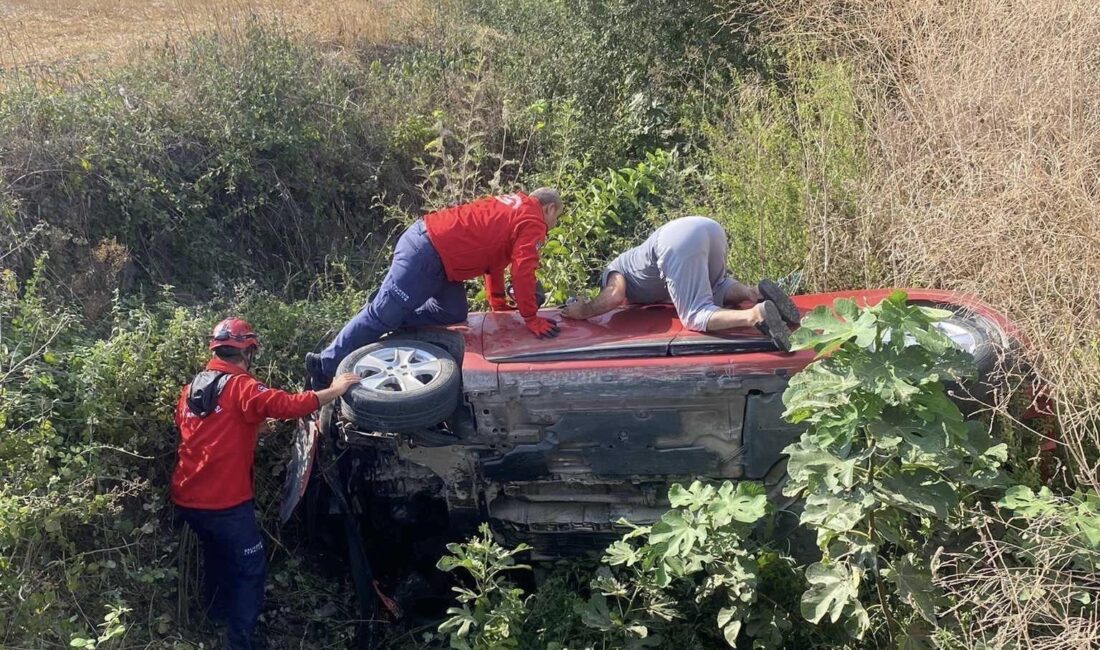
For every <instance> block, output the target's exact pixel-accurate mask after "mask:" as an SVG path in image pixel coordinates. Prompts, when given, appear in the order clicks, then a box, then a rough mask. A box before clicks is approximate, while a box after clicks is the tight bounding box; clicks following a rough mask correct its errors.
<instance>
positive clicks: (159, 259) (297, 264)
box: [0, 23, 404, 291]
mask: <svg viewBox="0 0 1100 650" xmlns="http://www.w3.org/2000/svg"><path fill="white" fill-rule="evenodd" d="M391 87H392V84H389V83H387V80H386V79H385V78H384V76H383V75H382V74H381V73H378V74H372V72H371V70H370V69H363V68H361V67H359V66H358V65H355V64H353V63H348V62H343V61H341V60H340V59H337V58H333V57H326V56H325V55H324V54H323V53H322V52H321V51H319V50H318V49H316V48H314V47H311V46H309V45H308V44H306V43H304V42H302V41H301V40H300V39H299V38H296V37H293V36H291V35H289V34H285V33H283V32H281V31H280V30H279V29H278V27H277V26H270V25H262V24H259V23H255V24H252V25H250V26H249V27H248V29H247V30H246V32H245V33H244V34H243V35H242V36H240V37H235V38H233V37H222V36H209V37H201V38H197V39H195V40H193V41H190V42H188V43H187V44H186V45H184V46H181V47H180V48H178V49H176V48H170V49H165V50H158V51H153V52H151V53H149V55H148V58H147V59H146V60H143V61H142V62H141V63H140V64H135V65H133V66H127V67H124V68H122V69H120V70H117V71H113V72H111V73H109V74H108V75H107V77H106V78H105V79H103V80H102V81H95V82H91V83H88V84H85V85H81V86H77V87H76V88H73V89H60V88H50V87H44V86H40V85H33V84H24V85H14V86H10V87H5V88H4V89H3V90H0V141H2V142H4V144H3V154H4V155H3V157H2V158H0V178H3V179H4V181H3V182H0V188H4V192H3V195H5V196H9V197H11V200H9V201H7V202H5V203H4V205H5V206H7V207H5V208H4V209H3V210H2V211H0V214H2V215H5V221H6V222H7V223H12V224H14V226H15V228H14V229H15V234H16V235H20V234H23V235H26V234H27V233H30V232H31V231H34V230H35V229H36V228H37V229H38V233H37V234H38V236H37V237H35V238H34V241H33V246H30V247H28V252H27V254H31V251H38V252H41V251H49V252H51V253H52V256H51V260H52V262H51V266H52V267H53V268H54V270H55V272H58V273H64V275H66V276H68V275H77V274H79V273H80V272H81V271H85V270H86V269H87V265H86V261H87V258H88V257H89V256H90V251H91V250H92V249H93V248H94V247H95V246H97V245H98V244H99V243H100V242H103V241H107V240H115V241H116V242H117V243H118V244H120V245H121V246H122V247H124V248H125V249H126V250H127V251H128V253H129V255H130V260H129V261H130V264H128V265H127V267H128V276H129V277H130V279H131V284H132V281H133V280H139V281H144V282H143V283H145V282H148V283H171V284H174V285H176V286H180V287H185V288H187V289H201V290H205V291H209V290H211V289H213V288H216V287H217V286H218V285H219V283H226V282H228V283H232V282H233V281H236V280H238V279H241V278H245V277H250V278H254V279H255V281H256V282H257V283H259V284H260V285H261V286H264V287H269V288H274V287H279V288H282V287H283V286H284V285H285V284H286V283H287V282H288V281H289V282H291V283H292V284H297V285H299V286H304V287H308V286H309V284H310V282H311V278H310V275H311V272H312V271H316V270H319V269H321V268H323V262H324V260H325V259H326V257H328V256H331V255H333V254H336V253H346V252H349V251H350V250H352V248H353V247H357V246H361V245H362V244H363V243H364V242H369V236H370V234H371V233H373V232H375V231H378V230H380V229H383V228H382V224H381V214H380V212H379V211H378V210H377V209H375V208H374V207H373V205H374V197H375V195H377V194H378V193H380V192H381V191H382V190H384V189H390V190H393V189H394V188H398V189H400V188H402V187H404V185H403V182H402V181H400V178H399V173H400V170H397V169H393V166H392V163H391V162H390V158H389V156H388V154H387V152H388V143H387V142H386V139H385V134H386V133H387V132H388V129H386V128H383V124H381V123H380V122H381V121H383V120H384V119H386V118H387V117H388V116H387V114H386V113H385V112H384V111H383V110H381V109H379V108H378V107H377V106H376V104H377V102H378V99H376V98H377V97H378V96H382V97H384V96H386V93H387V91H388V90H389V89H390V88H391ZM16 161H18V164H16ZM383 230H384V229H383ZM22 259H23V264H24V266H23V268H24V270H25V269H26V268H27V266H28V264H29V260H28V258H27V257H26V255H24V256H22Z"/></svg>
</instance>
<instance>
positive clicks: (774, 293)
mask: <svg viewBox="0 0 1100 650" xmlns="http://www.w3.org/2000/svg"><path fill="white" fill-rule="evenodd" d="M756 290H757V291H759V292H760V295H761V296H763V297H764V300H770V301H772V302H773V303H775V307H776V309H778V310H779V315H780V316H781V317H782V318H783V320H785V321H787V323H789V324H790V325H798V323H799V322H800V320H801V314H799V313H798V307H795V306H794V303H793V302H791V298H790V296H788V295H787V292H786V291H783V289H781V288H780V287H779V285H778V284H776V283H775V282H773V281H771V280H761V281H760V282H759V283H758V284H757V285H756Z"/></svg>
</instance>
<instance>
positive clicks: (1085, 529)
mask: <svg viewBox="0 0 1100 650" xmlns="http://www.w3.org/2000/svg"><path fill="white" fill-rule="evenodd" d="M1075 496H1076V497H1077V498H1079V499H1081V495H1080V494H1078V495H1075ZM1076 510H1077V512H1076V513H1075V517H1074V524H1075V526H1076V528H1077V530H1078V532H1079V533H1080V535H1081V537H1082V538H1084V540H1085V541H1086V542H1088V543H1089V545H1090V546H1092V548H1094V549H1100V495H1097V494H1096V493H1095V492H1091V493H1089V494H1088V495H1087V496H1085V497H1084V498H1083V499H1081V501H1080V502H1079V503H1078V504H1077V509H1076Z"/></svg>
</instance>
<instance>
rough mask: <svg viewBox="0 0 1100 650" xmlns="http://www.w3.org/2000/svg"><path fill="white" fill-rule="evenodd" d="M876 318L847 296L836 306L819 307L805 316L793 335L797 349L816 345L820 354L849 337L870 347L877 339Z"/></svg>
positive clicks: (830, 349) (794, 346)
mask: <svg viewBox="0 0 1100 650" xmlns="http://www.w3.org/2000/svg"><path fill="white" fill-rule="evenodd" d="M875 332H876V329H875V321H874V316H873V315H872V314H871V313H870V312H866V311H865V312H863V313H860V311H859V309H858V308H857V307H856V304H855V303H854V302H852V301H851V300H849V299H847V298H839V299H837V300H836V301H835V302H834V303H833V310H830V309H828V308H827V307H824V306H822V307H817V308H815V309H814V310H813V311H811V312H810V313H808V314H806V315H805V316H803V317H802V324H801V327H800V328H799V329H798V330H796V331H795V333H794V335H793V336H792V337H791V347H792V349H795V350H806V349H809V348H814V349H815V350H816V351H817V354H818V356H825V355H829V354H832V353H833V352H835V351H836V350H837V349H839V348H840V347H841V346H842V345H844V344H845V343H847V342H848V341H854V342H855V344H856V345H857V346H858V347H861V348H862V347H867V346H868V345H870V344H871V343H872V342H874V340H875Z"/></svg>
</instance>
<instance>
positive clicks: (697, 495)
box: [668, 481, 714, 512]
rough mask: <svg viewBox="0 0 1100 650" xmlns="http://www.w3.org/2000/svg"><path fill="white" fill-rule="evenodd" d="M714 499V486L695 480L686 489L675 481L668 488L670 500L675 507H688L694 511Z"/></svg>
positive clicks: (670, 503)
mask: <svg viewBox="0 0 1100 650" xmlns="http://www.w3.org/2000/svg"><path fill="white" fill-rule="evenodd" d="M713 499H714V486H713V485H710V484H704V483H702V482H700V481H695V482H693V483H692V484H691V487H689V488H687V489H684V486H682V485H680V484H679V483H674V484H673V485H672V487H671V488H669V490H668V502H669V505H671V506H672V507H673V508H687V509H688V510H691V511H692V512H695V511H696V510H699V509H700V508H704V507H706V505H707V504H708V503H710V502H711V501H712V500H713Z"/></svg>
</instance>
